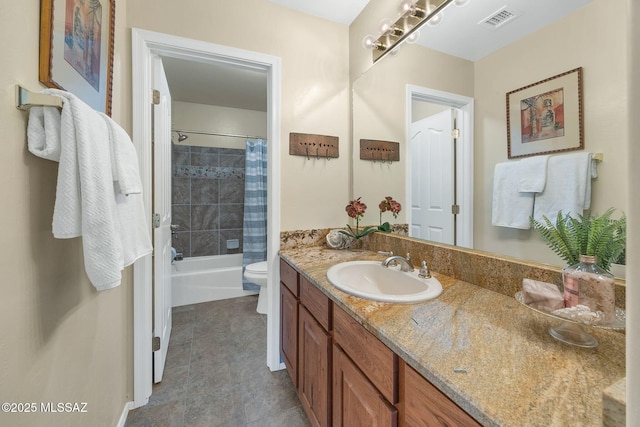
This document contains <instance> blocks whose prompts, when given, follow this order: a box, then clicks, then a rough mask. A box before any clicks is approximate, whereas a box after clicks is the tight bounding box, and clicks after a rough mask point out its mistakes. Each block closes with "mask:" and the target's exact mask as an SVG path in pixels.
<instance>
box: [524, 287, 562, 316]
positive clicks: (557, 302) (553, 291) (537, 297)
mask: <svg viewBox="0 0 640 427" xmlns="http://www.w3.org/2000/svg"><path fill="white" fill-rule="evenodd" d="M522 296H523V299H524V303H525V304H527V305H530V306H531V307H533V308H537V309H538V310H543V311H546V312H551V311H554V310H558V309H560V308H564V297H563V295H562V292H560V289H559V288H558V285H554V284H553V283H547V282H539V281H537V280H532V279H523V280H522Z"/></svg>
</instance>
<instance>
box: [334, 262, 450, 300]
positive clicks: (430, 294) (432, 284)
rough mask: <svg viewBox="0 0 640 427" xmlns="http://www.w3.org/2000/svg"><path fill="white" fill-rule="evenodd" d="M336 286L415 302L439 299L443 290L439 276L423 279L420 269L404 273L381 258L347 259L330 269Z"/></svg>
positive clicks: (369, 295) (374, 296)
mask: <svg viewBox="0 0 640 427" xmlns="http://www.w3.org/2000/svg"><path fill="white" fill-rule="evenodd" d="M327 279H328V280H329V282H330V283H331V284H332V285H333V286H335V287H336V288H338V289H340V290H342V291H344V292H346V293H348V294H351V295H355V296H358V297H360V298H365V299H369V300H373V301H384V302H396V303H414V302H420V301H426V300H430V299H433V298H436V297H437V296H439V295H440V294H441V293H442V285H441V284H440V282H439V281H438V279H436V278H434V277H431V278H429V279H423V278H421V277H419V276H418V269H415V271H413V272H411V273H403V272H402V271H400V270H399V268H398V267H388V268H387V267H383V266H382V265H381V262H380V261H348V262H342V263H340V264H336V265H334V266H333V267H331V268H329V270H328V271H327Z"/></svg>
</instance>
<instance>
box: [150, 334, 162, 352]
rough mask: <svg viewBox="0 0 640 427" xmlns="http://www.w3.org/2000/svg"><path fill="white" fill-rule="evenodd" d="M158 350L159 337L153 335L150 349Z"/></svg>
mask: <svg viewBox="0 0 640 427" xmlns="http://www.w3.org/2000/svg"><path fill="white" fill-rule="evenodd" d="M158 350H160V337H153V340H152V341H151V351H158Z"/></svg>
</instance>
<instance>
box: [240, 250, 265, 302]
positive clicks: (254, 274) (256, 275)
mask: <svg viewBox="0 0 640 427" xmlns="http://www.w3.org/2000/svg"><path fill="white" fill-rule="evenodd" d="M244 278H245V279H247V280H248V281H250V282H251V283H255V284H256V285H260V294H259V295H258V307H256V311H257V312H258V313H260V314H267V261H261V262H254V263H253V264H249V265H247V267H246V268H245V270H244Z"/></svg>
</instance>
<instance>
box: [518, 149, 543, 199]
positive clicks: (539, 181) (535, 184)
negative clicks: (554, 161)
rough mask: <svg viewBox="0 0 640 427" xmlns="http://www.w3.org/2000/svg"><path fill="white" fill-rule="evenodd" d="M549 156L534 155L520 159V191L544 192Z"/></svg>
mask: <svg viewBox="0 0 640 427" xmlns="http://www.w3.org/2000/svg"><path fill="white" fill-rule="evenodd" d="M548 160H549V156H533V157H527V158H526V159H522V160H520V161H519V162H518V163H519V167H520V180H519V181H518V191H519V192H521V193H542V191H543V190H544V186H545V184H546V182H547V161H548Z"/></svg>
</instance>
